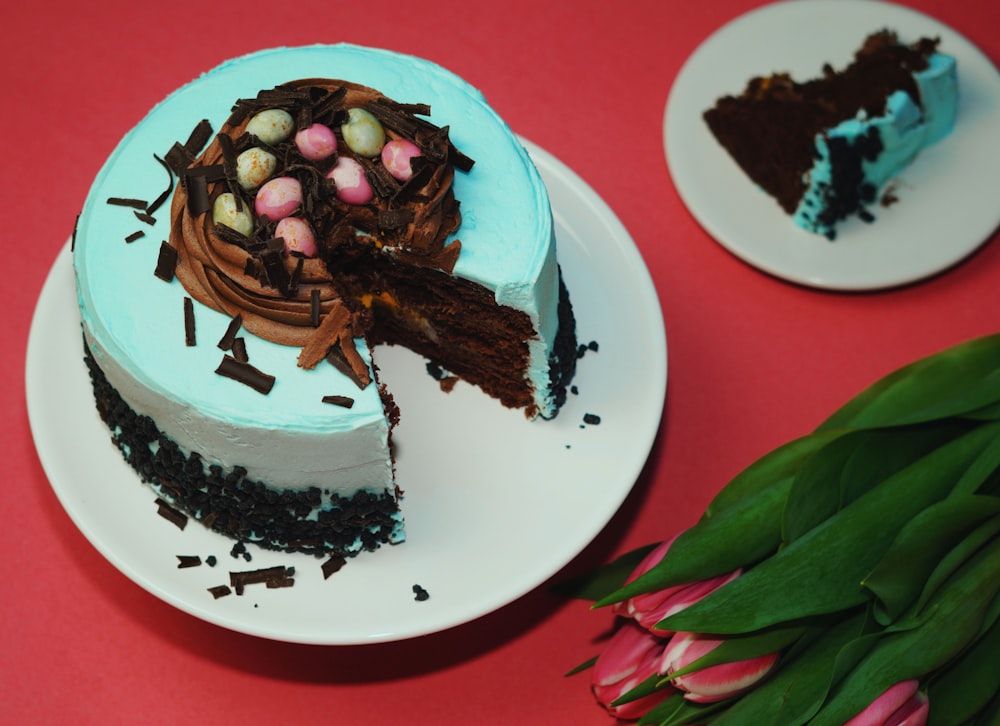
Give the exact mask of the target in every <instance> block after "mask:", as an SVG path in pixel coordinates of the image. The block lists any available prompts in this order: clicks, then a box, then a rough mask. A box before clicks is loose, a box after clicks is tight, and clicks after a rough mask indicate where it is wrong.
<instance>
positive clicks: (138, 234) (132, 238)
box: [125, 229, 146, 244]
mask: <svg viewBox="0 0 1000 726" xmlns="http://www.w3.org/2000/svg"><path fill="white" fill-rule="evenodd" d="M145 236H146V233H145V232H143V231H142V230H141V229H138V230H136V231H135V232H133V233H132V234H130V235H129V236H128V237H126V238H125V241H126V242H127V243H129V244H131V243H132V242H135V241H136V240H137V239H142V238H143V237H145Z"/></svg>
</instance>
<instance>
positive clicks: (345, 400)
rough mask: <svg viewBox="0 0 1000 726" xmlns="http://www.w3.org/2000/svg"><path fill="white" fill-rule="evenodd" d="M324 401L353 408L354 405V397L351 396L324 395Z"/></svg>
mask: <svg viewBox="0 0 1000 726" xmlns="http://www.w3.org/2000/svg"><path fill="white" fill-rule="evenodd" d="M323 403H332V404H333V405H334V406H342V407H344V408H352V407H353V406H354V399H353V398H351V397H350V396H323Z"/></svg>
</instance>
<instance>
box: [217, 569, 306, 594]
mask: <svg viewBox="0 0 1000 726" xmlns="http://www.w3.org/2000/svg"><path fill="white" fill-rule="evenodd" d="M294 577H295V568H294V567H283V566H281V565H276V566H274V567H265V568H263V569H261V570H245V571H243V572H230V573H229V584H230V586H232V587H233V589H235V590H236V594H237V595H242V594H243V591H244V590H245V589H246V586H247V585H256V584H260V583H264V584H266V585H267V586H268V587H291V586H292V585H294V584H295V580H294Z"/></svg>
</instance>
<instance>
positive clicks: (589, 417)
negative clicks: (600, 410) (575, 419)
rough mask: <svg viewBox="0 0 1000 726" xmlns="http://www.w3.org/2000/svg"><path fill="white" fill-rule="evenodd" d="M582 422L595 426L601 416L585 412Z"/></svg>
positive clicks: (599, 421)
mask: <svg viewBox="0 0 1000 726" xmlns="http://www.w3.org/2000/svg"><path fill="white" fill-rule="evenodd" d="M583 422H584V423H585V424H591V425H593V426H597V425H598V424H600V423H601V417H600V416H598V415H597V414H595V413H587V414H584V415H583Z"/></svg>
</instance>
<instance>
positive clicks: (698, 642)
mask: <svg viewBox="0 0 1000 726" xmlns="http://www.w3.org/2000/svg"><path fill="white" fill-rule="evenodd" d="M722 642H723V641H721V640H718V639H714V638H711V637H708V636H704V635H698V634H697V633H685V632H679V633H674V635H673V636H672V637H671V638H670V641H669V642H668V643H667V646H666V648H665V649H664V651H663V656H662V657H661V659H660V665H659V672H660V673H661V674H662V675H673V674H674V673H676V672H677V671H679V670H681V669H682V668H686V667H687V666H689V665H690V664H691V663H693V662H694V661H696V660H698V659H699V658H701V657H702V656H704V655H706V654H708V653H710V652H711V651H713V650H715V649H716V648H718V647H719V646H720V645H721V644H722ZM777 663H778V653H771V654H770V655H763V656H758V657H757V658H751V659H749V660H744V661H738V662H736V663H720V664H719V665H714V666H709V667H707V668H703V669H701V670H698V671H694V672H692V673H688V674H687V675H682V676H678V677H677V678H674V680H673V685H674V687H675V688H677V689H678V690H681V691H684V698H686V699H688V700H689V701H693V702H695V703H715V702H716V701H723V700H725V699H727V698H732V697H734V696H738V695H740V694H742V693H746V692H747V691H748V690H750V689H751V688H753V686H755V685H756V684H757V683H758V682H759V681H761V680H762V679H763V678H765V677H766V676H767V675H768V674H769V673H770V672H771V671H772V670H774V667H775V666H776V665H777Z"/></svg>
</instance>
